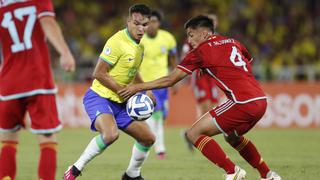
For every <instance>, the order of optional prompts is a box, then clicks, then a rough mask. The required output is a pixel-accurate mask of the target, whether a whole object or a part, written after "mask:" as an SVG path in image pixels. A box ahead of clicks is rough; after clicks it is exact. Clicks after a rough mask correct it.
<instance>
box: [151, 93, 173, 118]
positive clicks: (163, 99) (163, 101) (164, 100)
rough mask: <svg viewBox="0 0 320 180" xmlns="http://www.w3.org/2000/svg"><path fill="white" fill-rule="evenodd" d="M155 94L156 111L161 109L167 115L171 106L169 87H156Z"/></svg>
mask: <svg viewBox="0 0 320 180" xmlns="http://www.w3.org/2000/svg"><path fill="white" fill-rule="evenodd" d="M152 93H153V95H154V96H155V98H156V102H157V105H156V107H155V109H154V111H155V112H156V111H161V112H162V113H163V116H164V117H167V114H168V107H169V102H168V99H169V94H168V88H162V89H154V90H152Z"/></svg>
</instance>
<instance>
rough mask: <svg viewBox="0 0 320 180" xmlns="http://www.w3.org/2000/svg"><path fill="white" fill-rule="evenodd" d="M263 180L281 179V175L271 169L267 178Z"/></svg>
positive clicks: (262, 179)
mask: <svg viewBox="0 0 320 180" xmlns="http://www.w3.org/2000/svg"><path fill="white" fill-rule="evenodd" d="M261 180H281V177H280V176H279V175H278V174H277V173H276V172H273V171H269V172H268V174H267V177H266V178H261Z"/></svg>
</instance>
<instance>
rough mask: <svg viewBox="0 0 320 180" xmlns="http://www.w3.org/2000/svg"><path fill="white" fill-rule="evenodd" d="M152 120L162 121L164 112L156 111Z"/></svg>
mask: <svg viewBox="0 0 320 180" xmlns="http://www.w3.org/2000/svg"><path fill="white" fill-rule="evenodd" d="M152 118H153V119H154V120H160V119H162V118H163V112H162V111H155V112H153V113H152Z"/></svg>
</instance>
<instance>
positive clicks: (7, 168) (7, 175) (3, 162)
mask: <svg viewBox="0 0 320 180" xmlns="http://www.w3.org/2000/svg"><path fill="white" fill-rule="evenodd" d="M0 137H1V143H2V146H1V150H0V152H1V153H0V179H15V176H16V166H17V165H16V152H17V147H16V146H17V144H18V139H19V138H18V132H13V133H9V132H8V133H5V134H1V135H0Z"/></svg>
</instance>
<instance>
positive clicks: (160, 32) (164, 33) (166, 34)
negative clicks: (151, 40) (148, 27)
mask: <svg viewBox="0 0 320 180" xmlns="http://www.w3.org/2000/svg"><path fill="white" fill-rule="evenodd" d="M158 33H159V35H160V36H163V37H169V38H174V36H173V34H171V33H170V32H169V31H167V30H164V29H159V30H158Z"/></svg>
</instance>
